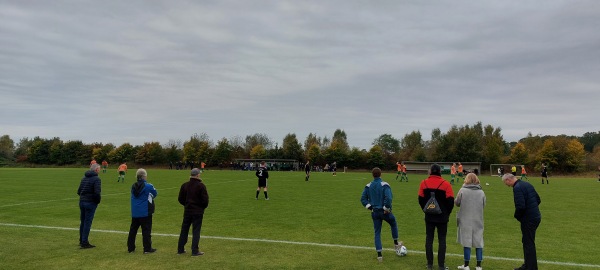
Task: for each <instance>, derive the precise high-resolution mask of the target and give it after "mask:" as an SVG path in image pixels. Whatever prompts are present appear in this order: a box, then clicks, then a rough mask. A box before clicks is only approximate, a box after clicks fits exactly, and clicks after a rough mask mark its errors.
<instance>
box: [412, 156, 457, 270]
mask: <svg viewBox="0 0 600 270" xmlns="http://www.w3.org/2000/svg"><path fill="white" fill-rule="evenodd" d="M432 195H433V196H435V199H436V200H437V201H438V204H439V206H440V209H441V210H442V211H441V214H428V213H425V232H426V237H425V256H426V257H427V270H433V238H434V235H435V230H436V229H437V230H438V267H439V269H440V270H445V269H448V268H447V267H446V266H445V260H446V234H447V233H448V220H449V217H450V213H452V209H453V208H454V191H452V186H451V185H450V183H448V181H446V180H444V179H443V178H442V168H441V167H440V165H438V164H433V165H431V168H430V169H429V177H428V178H427V179H425V180H423V181H421V185H420V186H419V205H421V209H423V208H425V205H426V204H427V201H428V200H429V199H430V197H431V196H432Z"/></svg>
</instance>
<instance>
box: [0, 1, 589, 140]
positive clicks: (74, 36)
mask: <svg viewBox="0 0 600 270" xmlns="http://www.w3.org/2000/svg"><path fill="white" fill-rule="evenodd" d="M598 25H600V2H597V1H575V2H573V1H528V2H525V3H523V2H519V3H511V2H506V3H505V2H498V1H494V2H490V1H483V2H472V1H437V2H426V1H402V2H398V1H376V2H364V1H326V2H322V1H289V2H288V1H200V2H199V1H188V2H185V1H176V2H173V3H171V2H164V1H100V2H98V1H77V2H75V3H74V2H72V1H40V2H29V1H10V2H8V3H7V2H2V3H0V94H1V97H2V98H1V99H0V115H1V116H2V117H1V119H0V133H2V134H8V135H10V136H11V137H12V138H13V139H16V138H20V137H33V136H41V137H60V138H61V139H63V140H83V141H84V142H104V143H108V142H112V143H114V144H117V145H119V144H121V143H124V142H130V143H133V144H142V143H143V142H149V141H159V142H162V143H166V142H167V141H168V140H169V139H184V140H185V139H187V138H189V136H191V135H192V134H194V133H201V132H204V133H206V134H208V135H209V136H210V137H211V138H212V139H214V140H219V139H220V138H222V137H227V138H229V137H232V136H235V135H240V136H245V135H249V134H254V133H265V134H267V135H269V136H271V137H272V139H274V140H275V141H281V140H282V139H283V137H284V136H285V135H286V134H287V133H295V134H296V135H297V136H298V138H299V139H300V140H304V138H305V137H306V135H308V133H309V132H312V133H316V134H317V135H319V136H328V137H331V135H332V134H333V131H334V130H335V129H337V128H340V129H343V130H345V131H346V134H347V135H348V140H349V143H350V145H351V146H358V147H361V148H368V147H370V145H371V143H372V141H373V140H374V139H375V138H377V137H378V136H379V135H381V134H384V133H389V134H392V135H393V136H394V137H396V138H399V139H400V138H402V137H403V136H404V135H405V134H406V133H410V132H411V131H413V130H420V131H421V132H422V134H424V136H425V138H424V139H428V136H429V133H430V131H431V130H432V129H433V128H440V129H441V130H442V131H445V130H447V129H448V128H449V127H450V126H451V125H453V124H456V125H464V124H474V123H476V122H478V121H481V122H482V123H483V124H491V125H493V126H495V127H501V128H502V130H503V135H504V137H505V139H507V140H509V141H510V140H518V139H519V138H522V137H524V136H526V135H527V133H528V132H532V133H533V134H534V135H535V134H544V135H546V134H547V135H558V134H568V135H582V134H583V133H584V132H588V131H597V130H598V125H597V123H598V121H597V120H596V118H597V117H596V116H597V115H598V113H600V109H598V105H597V103H598V100H599V98H600V87H599V86H600V76H598V74H600V73H599V71H600V70H599V67H600V61H598V60H600V50H598V48H600V36H599V35H598V34H597V26H598Z"/></svg>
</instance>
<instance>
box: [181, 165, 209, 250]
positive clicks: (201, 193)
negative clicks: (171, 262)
mask: <svg viewBox="0 0 600 270" xmlns="http://www.w3.org/2000/svg"><path fill="white" fill-rule="evenodd" d="M200 173H201V171H200V169H198V168H194V169H192V171H191V176H190V181H188V182H185V183H183V185H181V189H180V190H179V198H178V200H179V203H180V204H181V205H183V206H184V211H183V222H182V223H181V233H180V234H179V243H178V245H177V254H184V253H185V244H187V241H188V233H189V232H190V226H192V256H199V255H203V254H204V252H202V251H200V249H199V247H198V244H199V242H200V229H201V228H202V218H203V217H204V209H206V208H207V207H208V192H207V191H206V186H205V185H204V183H202V179H200Z"/></svg>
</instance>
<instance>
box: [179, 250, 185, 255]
mask: <svg viewBox="0 0 600 270" xmlns="http://www.w3.org/2000/svg"><path fill="white" fill-rule="evenodd" d="M186 253H187V251H185V250H184V251H177V255H182V254H186Z"/></svg>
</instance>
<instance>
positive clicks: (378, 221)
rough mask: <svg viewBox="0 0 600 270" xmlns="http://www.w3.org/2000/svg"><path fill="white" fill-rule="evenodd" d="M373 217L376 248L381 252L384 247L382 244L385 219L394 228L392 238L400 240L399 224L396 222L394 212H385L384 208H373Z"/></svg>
mask: <svg viewBox="0 0 600 270" xmlns="http://www.w3.org/2000/svg"><path fill="white" fill-rule="evenodd" d="M371 218H373V229H374V230H375V250H376V251H377V252H380V251H381V250H382V249H383V247H382V246H381V225H382V224H383V221H384V220H385V222H387V223H388V224H390V228H391V230H392V238H393V239H394V240H398V224H397V223H396V217H395V216H394V214H392V213H391V212H390V213H387V214H384V213H383V210H373V212H371Z"/></svg>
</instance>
